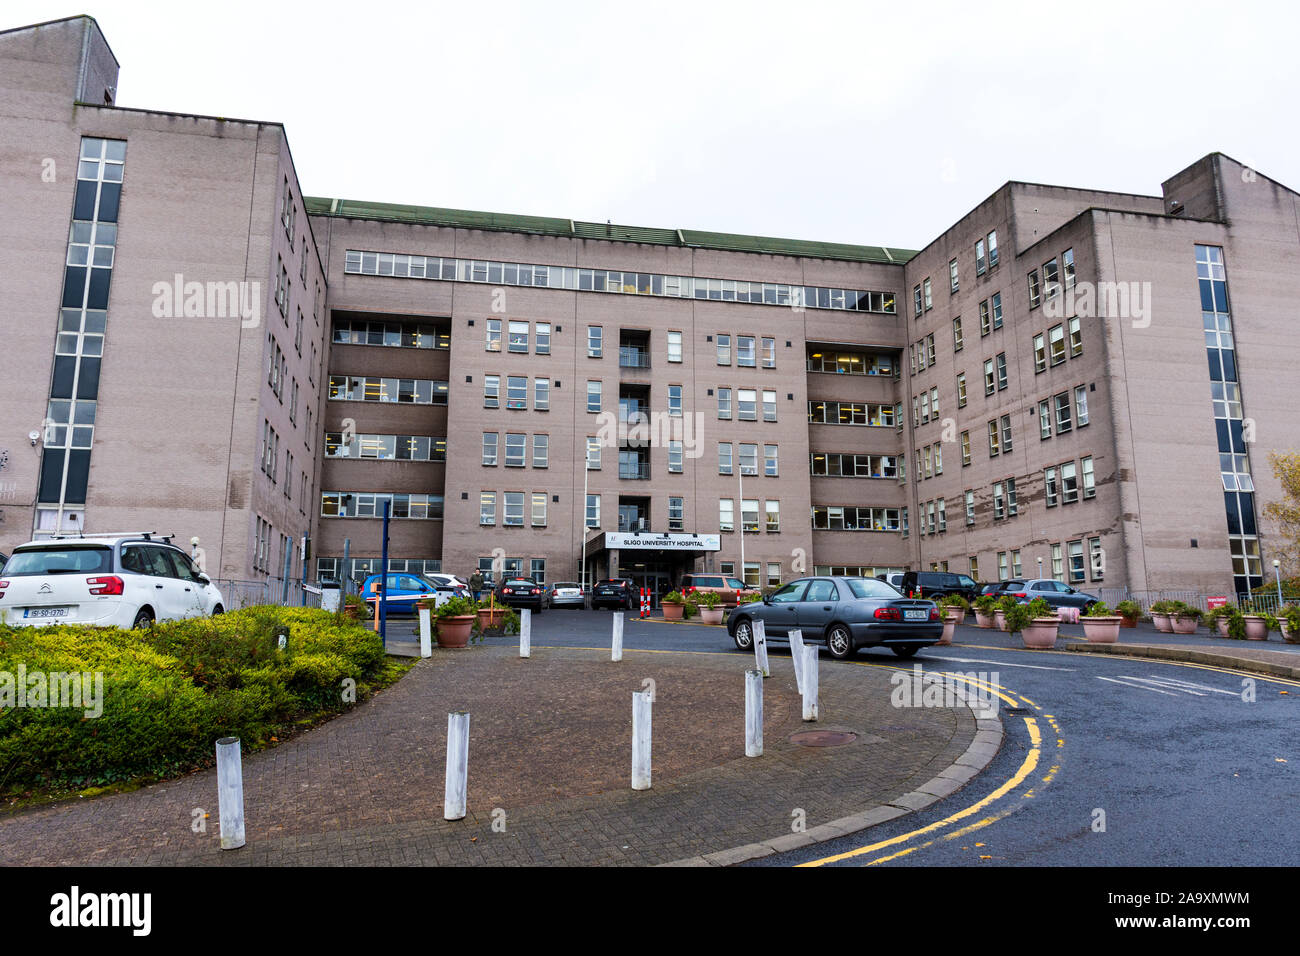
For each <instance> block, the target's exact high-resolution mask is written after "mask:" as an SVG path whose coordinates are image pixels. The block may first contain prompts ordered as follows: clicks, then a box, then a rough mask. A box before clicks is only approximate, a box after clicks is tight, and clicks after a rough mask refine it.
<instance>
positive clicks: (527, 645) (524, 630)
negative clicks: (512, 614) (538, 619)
mask: <svg viewBox="0 0 1300 956" xmlns="http://www.w3.org/2000/svg"><path fill="white" fill-rule="evenodd" d="M519 656H520V657H532V656H533V612H532V611H530V610H529V609H528V608H522V609H520V611H519Z"/></svg>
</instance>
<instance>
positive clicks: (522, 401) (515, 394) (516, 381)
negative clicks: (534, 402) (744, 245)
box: [506, 375, 528, 411]
mask: <svg viewBox="0 0 1300 956" xmlns="http://www.w3.org/2000/svg"><path fill="white" fill-rule="evenodd" d="M506 408H512V409H514V410H515V411H526V410H527V409H528V379H526V378H524V377H523V376H522V375H508V376H506Z"/></svg>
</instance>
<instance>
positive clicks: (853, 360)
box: [807, 352, 898, 375]
mask: <svg viewBox="0 0 1300 956" xmlns="http://www.w3.org/2000/svg"><path fill="white" fill-rule="evenodd" d="M807 369H808V371H810V372H833V373H835V374H837V375H897V374H898V366H897V364H896V363H895V361H894V357H893V356H892V355H877V354H875V353H866V352H809V353H808V361H807Z"/></svg>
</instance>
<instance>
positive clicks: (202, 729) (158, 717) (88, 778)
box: [0, 607, 399, 792]
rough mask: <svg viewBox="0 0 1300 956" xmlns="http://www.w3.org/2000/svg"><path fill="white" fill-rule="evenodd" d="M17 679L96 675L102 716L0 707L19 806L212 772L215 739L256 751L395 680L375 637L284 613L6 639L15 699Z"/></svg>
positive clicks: (5, 762)
mask: <svg viewBox="0 0 1300 956" xmlns="http://www.w3.org/2000/svg"><path fill="white" fill-rule="evenodd" d="M281 634H284V635H285V646H284V647H283V648H281V647H280V646H279V635H281ZM20 667H21V668H22V669H23V671H24V672H25V673H26V674H27V675H29V676H30V675H32V674H34V673H36V672H40V673H45V674H48V673H64V674H66V673H72V672H76V673H79V674H81V673H88V674H91V675H95V674H99V675H102V698H101V699H100V702H99V703H100V706H101V707H102V714H101V715H100V716H98V717H90V716H87V714H86V711H87V710H90V709H91V708H90V707H89V706H86V707H66V706H65V707H50V706H36V705H35V701H34V700H31V699H29V700H28V701H26V702H25V703H26V704H27V706H23V707H18V706H15V705H16V697H10V698H9V699H6V697H5V696H0V786H2V787H3V788H5V789H7V790H12V791H17V792H22V791H25V790H30V789H66V788H69V787H75V788H81V787H87V786H102V785H104V784H108V783H113V782H116V781H124V780H133V779H136V778H141V777H165V776H172V775H175V774H179V773H184V772H187V771H190V770H194V769H198V768H201V767H204V766H208V765H210V764H211V763H212V761H213V744H214V742H215V741H216V740H217V738H219V737H227V736H229V737H239V738H240V739H241V740H242V741H243V742H244V744H245V745H246V746H247V747H248V748H249V749H257V748H258V747H260V746H263V745H264V744H265V743H267V742H268V741H269V739H270V738H271V737H272V736H284V735H287V734H289V733H291V732H292V730H293V728H294V726H295V725H296V724H301V723H304V722H311V721H313V720H316V719H319V718H321V717H325V716H328V715H331V714H334V713H338V712H340V711H342V710H343V709H345V708H346V707H347V706H349V705H350V701H345V700H344V689H345V685H344V681H346V680H352V681H355V682H356V696H355V698H354V699H355V700H360V699H361V698H362V697H363V696H365V694H366V693H368V692H369V691H370V690H371V689H372V688H373V687H374V686H375V685H376V684H380V683H387V682H388V681H390V680H392V679H393V678H394V677H395V676H396V674H397V673H399V672H397V671H395V670H393V669H392V668H390V667H389V665H388V664H387V663H386V658H385V655H384V648H383V644H382V642H381V639H380V637H379V635H378V634H376V633H374V631H372V630H370V629H369V628H366V627H363V626H361V625H359V624H357V623H355V622H352V621H348V620H347V619H345V618H343V617H342V616H341V615H338V614H332V613H330V612H328V611H320V610H315V609H309V608H278V607H256V608H248V609H245V610H242V611H234V612H231V613H229V614H224V615H220V616H218V617H215V618H196V619H189V620H183V621H172V622H166V623H162V624H157V625H155V626H154V627H152V628H149V629H145V630H134V631H128V630H122V629H120V628H83V627H76V626H71V625H63V626H53V627H46V628H33V627H18V628H15V627H7V626H4V625H0V677H3V675H5V674H7V675H11V676H10V677H9V678H6V680H8V681H10V684H9V686H10V688H13V687H14V682H16V677H17V675H18V673H19V668H20ZM91 681H92V682H93V678H91ZM349 686H350V685H349ZM4 687H5V685H4V684H3V683H0V692H3V690H4ZM83 703H87V702H86V701H83Z"/></svg>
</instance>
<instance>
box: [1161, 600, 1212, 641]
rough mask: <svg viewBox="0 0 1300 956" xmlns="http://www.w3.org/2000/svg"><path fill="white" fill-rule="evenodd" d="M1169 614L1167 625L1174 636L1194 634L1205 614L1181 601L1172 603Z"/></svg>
mask: <svg viewBox="0 0 1300 956" xmlns="http://www.w3.org/2000/svg"><path fill="white" fill-rule="evenodd" d="M1172 603H1173V607H1172V608H1171V609H1170V612H1169V623H1170V625H1171V626H1172V627H1173V629H1174V633H1175V634H1195V633H1196V629H1197V628H1198V627H1199V626H1200V624H1201V618H1203V617H1204V616H1205V612H1204V611H1202V610H1201V609H1200V608H1199V607H1192V606H1191V605H1190V604H1185V603H1183V602H1182V601H1174V602H1172Z"/></svg>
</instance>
